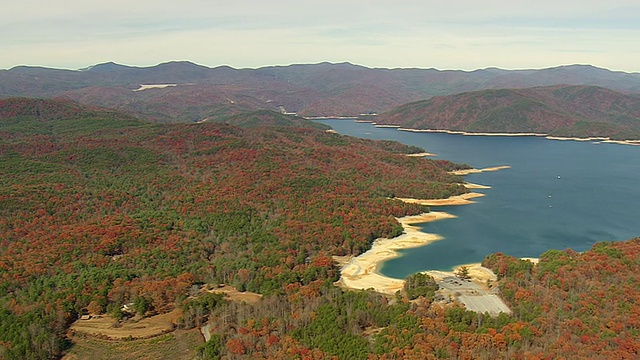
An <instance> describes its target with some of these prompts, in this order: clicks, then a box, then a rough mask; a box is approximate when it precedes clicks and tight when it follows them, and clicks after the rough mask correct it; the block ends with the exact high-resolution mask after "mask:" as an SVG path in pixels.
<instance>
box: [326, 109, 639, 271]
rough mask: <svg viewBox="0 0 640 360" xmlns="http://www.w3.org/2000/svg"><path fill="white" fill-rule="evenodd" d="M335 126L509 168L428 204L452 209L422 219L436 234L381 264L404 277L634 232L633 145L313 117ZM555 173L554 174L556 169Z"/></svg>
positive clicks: (471, 178)
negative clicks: (471, 199) (460, 196)
mask: <svg viewBox="0 0 640 360" xmlns="http://www.w3.org/2000/svg"><path fill="white" fill-rule="evenodd" d="M320 122H322V123H324V124H327V125H330V126H331V127H333V128H334V129H335V130H336V131H337V132H338V133H340V134H345V135H351V136H357V137H362V138H369V139H386V140H396V141H399V142H401V143H404V144H408V145H416V146H419V147H421V148H424V149H425V150H426V151H428V152H431V153H435V154H436V155H437V156H436V157H435V158H442V159H448V160H451V161H454V162H459V163H466V164H469V165H471V166H472V167H474V168H484V167H491V166H498V165H509V166H511V168H510V169H505V170H500V171H496V172H485V173H481V174H472V175H467V176H465V179H466V180H467V181H468V182H472V183H478V184H483V185H488V186H491V188H490V189H481V190H473V191H476V192H482V193H484V194H485V195H486V196H484V197H481V198H477V199H475V200H477V203H476V204H471V205H464V206H447V207H439V208H437V207H434V208H432V209H433V210H437V211H446V212H448V213H452V214H454V215H457V216H458V218H455V219H446V220H440V221H436V222H431V223H425V224H421V225H420V226H421V227H422V229H423V231H425V232H428V233H436V234H439V235H441V236H443V237H444V239H443V240H441V241H437V242H434V243H432V244H429V245H427V246H423V247H419V248H414V249H407V250H403V251H402V252H401V253H402V256H401V257H399V258H395V259H392V260H389V261H386V262H385V263H384V264H383V265H382V267H381V269H380V271H381V272H382V273H383V274H384V275H387V276H391V277H396V278H404V277H406V276H407V275H409V274H412V273H414V272H417V271H423V270H432V269H435V270H450V269H451V268H453V267H454V266H456V265H459V264H465V263H473V262H480V261H482V259H484V257H485V256H487V255H488V254H492V253H495V252H503V253H506V254H509V255H513V256H516V257H538V256H539V255H540V254H541V253H543V252H545V251H547V250H549V249H567V248H571V249H574V250H576V251H584V250H587V249H589V248H590V247H591V246H592V245H593V244H594V243H596V242H600V241H620V240H627V239H630V238H633V237H637V236H640V221H639V220H640V182H639V181H638V176H639V175H640V146H630V145H619V144H608V143H598V142H578V141H556V140H548V139H545V138H541V137H503V136H463V135H452V134H442V133H414V132H406V131H398V130H396V129H391V128H376V127H374V126H373V125H371V124H367V123H356V122H355V121H351V120H320ZM558 177H560V178H558Z"/></svg>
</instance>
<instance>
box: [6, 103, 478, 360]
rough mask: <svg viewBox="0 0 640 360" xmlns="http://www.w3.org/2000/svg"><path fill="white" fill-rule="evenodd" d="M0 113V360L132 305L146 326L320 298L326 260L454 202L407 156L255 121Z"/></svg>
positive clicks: (20, 109)
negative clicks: (428, 201) (179, 316)
mask: <svg viewBox="0 0 640 360" xmlns="http://www.w3.org/2000/svg"><path fill="white" fill-rule="evenodd" d="M4 104H5V106H3V116H2V117H0V233H2V237H1V239H0V290H1V291H0V357H2V358H50V357H52V356H54V355H58V354H60V353H61V351H63V350H64V349H65V347H66V346H67V345H66V344H67V343H66V342H65V340H64V339H65V338H66V330H67V327H68V326H69V324H70V323H71V322H72V321H74V320H75V319H77V318H78V317H79V314H82V311H83V309H87V308H89V309H91V311H92V312H94V313H103V312H108V313H109V314H112V315H113V316H116V317H122V316H123V315H122V313H121V312H120V309H121V307H122V305H123V304H126V303H128V302H134V303H136V304H138V305H139V307H137V309H138V313H139V315H146V314H147V313H154V312H159V313H162V312H166V311H168V310H170V309H173V308H174V307H175V306H178V307H180V306H183V305H184V306H186V307H187V308H188V307H189V306H191V305H189V304H190V303H189V302H188V301H186V297H185V294H187V290H188V289H190V288H191V287H192V285H197V284H203V283H211V284H220V283H230V284H232V285H234V286H235V287H236V288H238V289H242V290H245V289H247V290H251V291H256V292H259V293H262V294H284V291H285V289H286V288H287V286H300V285H308V284H311V283H318V284H320V283H324V282H327V281H328V282H329V283H330V281H331V280H335V279H336V274H337V269H336V268H335V266H334V265H333V262H332V261H331V257H330V255H347V254H358V253H361V252H362V251H364V250H366V249H368V248H369V246H370V244H371V242H372V241H373V240H374V239H375V238H377V237H380V236H395V235H397V234H399V232H400V231H402V228H401V227H400V226H399V224H398V223H397V221H396V220H395V219H394V216H403V215H406V214H416V213H420V212H423V211H425V210H426V208H424V207H422V206H419V205H411V204H404V203H402V202H400V201H398V200H393V199H391V198H392V197H394V196H402V197H415V198H439V197H446V196H449V195H453V194H459V193H462V192H465V191H466V189H465V188H464V187H463V186H462V185H461V184H460V183H459V182H460V181H461V178H459V177H456V176H453V175H449V174H448V173H447V172H446V171H445V170H444V168H446V167H448V166H449V165H447V164H446V163H441V162H433V161H430V160H427V159H423V158H415V157H408V156H405V154H406V153H412V152H419V151H421V149H416V148H411V147H407V146H404V145H400V144H397V143H391V142H373V141H368V140H361V139H355V138H348V137H344V136H341V135H338V134H333V133H329V132H326V131H324V130H318V129H314V128H302V127H290V126H272V127H264V126H260V127H255V123H254V120H253V118H254V117H255V116H256V115H255V114H249V115H248V116H247V120H246V121H245V123H247V124H249V125H251V127H248V128H241V127H236V126H232V125H228V124H223V123H212V122H206V123H202V124H173V125H154V124H150V123H147V122H143V121H138V120H134V119H131V118H130V117H129V116H128V115H124V114H121V115H120V116H117V115H116V113H114V112H110V113H108V114H107V115H108V116H103V115H104V114H102V113H95V112H94V111H93V110H91V109H89V110H87V109H84V110H83V108H82V106H79V105H77V104H73V103H69V102H67V101H63V100H30V99H12V100H7V101H6V102H5V103H4ZM8 104H10V105H8ZM257 116H259V117H261V119H262V118H264V117H271V118H273V119H277V118H278V117H280V115H279V114H274V115H273V116H270V115H268V114H267V115H265V114H258V115H257ZM234 120H235V121H236V122H238V123H241V122H242V121H241V119H239V118H235V119H234ZM141 304H142V305H141ZM194 306H195V305H194ZM141 309H142V310H141ZM199 311H200V312H199V313H198V314H199V315H197V316H196V317H195V318H196V319H197V322H198V323H201V322H202V321H203V316H205V315H206V313H203V312H202V311H201V310H199ZM189 316H190V315H189ZM193 319H194V318H190V317H187V319H186V320H184V321H186V323H185V325H184V326H193V321H194V320H193ZM189 324H191V325H189Z"/></svg>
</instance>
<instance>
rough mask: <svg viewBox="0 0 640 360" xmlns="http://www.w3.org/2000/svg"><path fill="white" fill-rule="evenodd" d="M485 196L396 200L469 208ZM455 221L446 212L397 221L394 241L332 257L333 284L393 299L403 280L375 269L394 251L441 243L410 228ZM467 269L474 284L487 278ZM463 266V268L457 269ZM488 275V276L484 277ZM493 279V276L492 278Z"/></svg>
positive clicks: (482, 272) (477, 270)
mask: <svg viewBox="0 0 640 360" xmlns="http://www.w3.org/2000/svg"><path fill="white" fill-rule="evenodd" d="M507 168H509V166H494V167H490V168H486V169H481V170H477V169H470V170H466V171H473V172H483V171H498V170H502V169H507ZM464 186H465V187H467V188H468V189H489V188H490V187H489V186H485V185H479V184H473V183H465V184H464ZM482 196H485V194H483V193H478V192H469V193H466V194H462V195H456V196H451V197H448V198H446V199H411V198H396V199H398V200H401V201H404V202H408V203H417V204H421V205H427V206H457V205H467V204H473V203H475V201H473V199H475V198H478V197H482ZM451 218H456V216H455V215H452V214H449V213H447V212H440V211H431V212H428V213H422V214H419V215H412V216H405V217H401V218H397V220H398V222H399V223H400V224H401V225H402V228H403V229H404V231H403V233H402V234H401V235H400V236H398V237H395V238H392V239H386V238H379V239H376V240H375V241H374V242H373V244H372V245H371V249H369V250H367V251H366V252H364V253H362V254H360V255H358V256H346V257H345V256H334V257H333V259H334V260H335V261H337V262H338V264H339V265H340V267H341V269H340V279H339V280H338V281H336V282H335V283H334V284H335V285H336V286H340V287H343V288H346V289H352V290H367V289H373V290H374V291H376V292H379V293H382V294H385V295H394V294H395V293H396V292H397V291H398V290H402V289H403V288H404V280H403V279H396V278H392V277H389V276H385V275H382V274H381V273H380V271H379V268H380V266H381V264H382V263H384V262H385V261H387V260H390V259H394V258H397V257H399V256H400V254H399V253H398V252H397V251H396V250H402V249H410V248H414V247H419V246H424V245H428V244H430V243H432V242H434V241H438V240H441V239H442V236H440V235H438V234H433V233H426V232H422V230H421V229H420V228H419V227H417V226H414V225H413V224H419V223H427V222H432V221H437V220H440V219H451ZM472 265H473V266H470V270H471V268H472V269H473V271H470V274H471V277H472V278H474V279H476V280H478V281H485V280H486V279H487V278H492V277H491V274H492V273H491V271H490V270H488V269H486V268H484V267H482V266H480V264H472ZM459 266H463V265H459ZM459 266H457V267H455V268H454V269H452V271H450V272H447V271H436V270H429V271H426V272H425V273H427V274H430V275H431V276H434V278H436V277H440V278H441V277H446V276H455V273H454V271H455V269H456V268H458V267H459ZM487 272H488V273H487ZM494 276H495V275H494Z"/></svg>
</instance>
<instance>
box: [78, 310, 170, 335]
mask: <svg viewBox="0 0 640 360" xmlns="http://www.w3.org/2000/svg"><path fill="white" fill-rule="evenodd" d="M180 314H181V311H180V310H174V311H172V312H170V313H166V314H160V315H156V316H150V317H148V318H144V319H141V320H139V321H134V320H128V321H124V322H121V323H119V324H118V325H116V326H114V324H116V323H117V321H116V320H115V319H114V318H112V317H111V316H108V315H102V316H95V317H92V318H91V319H89V320H77V321H76V322H74V323H73V324H72V325H71V331H72V332H74V333H81V334H85V335H89V336H93V337H96V338H102V339H108V340H123V339H147V338H151V337H154V336H159V335H162V334H166V333H168V332H171V331H173V330H174V329H175V323H176V322H177V320H178V318H179V316H180Z"/></svg>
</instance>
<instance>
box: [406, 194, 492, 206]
mask: <svg viewBox="0 0 640 360" xmlns="http://www.w3.org/2000/svg"><path fill="white" fill-rule="evenodd" d="M481 196H484V194H481V193H476V192H470V193H466V194H462V195H456V196H451V197H449V198H446V199H431V200H424V199H410V198H396V199H398V200H401V201H404V202H406V203H410V204H420V205H426V206H450V205H467V204H473V203H474V202H475V201H472V200H471V199H475V198H477V197H481Z"/></svg>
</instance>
